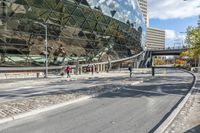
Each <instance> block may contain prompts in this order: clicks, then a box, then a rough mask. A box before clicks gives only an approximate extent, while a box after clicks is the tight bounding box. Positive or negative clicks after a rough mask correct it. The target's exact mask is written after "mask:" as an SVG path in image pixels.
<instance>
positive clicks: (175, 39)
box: [165, 29, 186, 47]
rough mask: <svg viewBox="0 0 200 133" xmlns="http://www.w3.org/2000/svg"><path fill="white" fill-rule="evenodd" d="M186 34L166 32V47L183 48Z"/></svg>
mask: <svg viewBox="0 0 200 133" xmlns="http://www.w3.org/2000/svg"><path fill="white" fill-rule="evenodd" d="M185 38H186V34H185V33H184V34H180V33H176V31H174V30H170V29H166V30H165V39H166V41H165V42H166V44H165V45H166V47H173V46H174V45H176V46H177V45H178V46H181V45H183V44H184V41H185Z"/></svg>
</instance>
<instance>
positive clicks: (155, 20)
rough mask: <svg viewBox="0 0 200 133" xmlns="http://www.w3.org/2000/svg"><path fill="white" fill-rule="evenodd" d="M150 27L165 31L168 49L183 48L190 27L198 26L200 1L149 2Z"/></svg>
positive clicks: (149, 0) (153, 0)
mask: <svg viewBox="0 0 200 133" xmlns="http://www.w3.org/2000/svg"><path fill="white" fill-rule="evenodd" d="M147 1H148V14H149V18H150V27H155V28H160V29H163V30H165V34H166V41H165V45H166V47H173V46H181V45H182V44H183V42H184V39H185V37H186V33H185V32H186V29H187V27H188V26H197V21H198V15H200V0H147Z"/></svg>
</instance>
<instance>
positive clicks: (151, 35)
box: [138, 0, 165, 49]
mask: <svg viewBox="0 0 200 133" xmlns="http://www.w3.org/2000/svg"><path fill="white" fill-rule="evenodd" d="M138 3H139V6H140V9H141V11H142V13H143V16H144V18H145V22H146V26H147V33H146V35H147V37H146V48H147V49H164V47H165V31H164V30H161V29H157V28H152V27H149V16H148V9H147V5H148V4H147V0H138Z"/></svg>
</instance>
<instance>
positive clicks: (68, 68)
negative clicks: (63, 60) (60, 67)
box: [65, 66, 71, 78]
mask: <svg viewBox="0 0 200 133" xmlns="http://www.w3.org/2000/svg"><path fill="white" fill-rule="evenodd" d="M65 71H66V73H67V78H70V77H71V76H70V71H71V67H70V66H67V67H66V69H65Z"/></svg>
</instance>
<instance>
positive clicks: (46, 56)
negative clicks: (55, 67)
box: [34, 22, 48, 78]
mask: <svg viewBox="0 0 200 133" xmlns="http://www.w3.org/2000/svg"><path fill="white" fill-rule="evenodd" d="M34 23H35V24H39V25H41V26H43V27H44V28H45V75H44V77H45V78H48V50H47V48H48V44H47V39H48V38H47V25H45V24H43V23H40V22H34Z"/></svg>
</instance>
